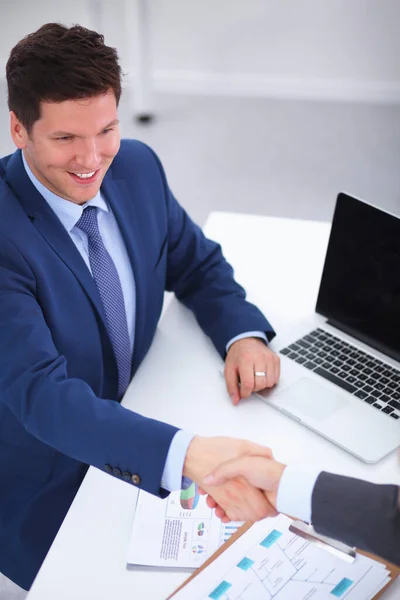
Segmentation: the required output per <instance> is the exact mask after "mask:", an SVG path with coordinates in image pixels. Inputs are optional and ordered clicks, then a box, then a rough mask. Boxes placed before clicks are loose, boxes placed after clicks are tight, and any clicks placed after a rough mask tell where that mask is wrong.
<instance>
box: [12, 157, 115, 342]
mask: <svg viewBox="0 0 400 600" xmlns="http://www.w3.org/2000/svg"><path fill="white" fill-rule="evenodd" d="M6 178H7V183H8V185H9V186H10V188H11V189H12V191H13V192H14V194H15V195H16V196H17V197H18V199H19V201H20V203H21V205H22V206H23V208H24V209H25V211H26V213H27V214H28V216H29V218H30V219H31V221H32V223H33V225H34V226H35V227H36V229H37V230H38V231H39V233H40V234H41V235H42V237H43V238H44V239H45V240H46V242H47V243H48V244H49V245H50V246H51V247H52V248H53V250H54V252H56V253H57V254H58V256H59V257H60V258H61V260H62V261H63V262H64V263H65V264H66V265H67V266H68V267H69V269H71V271H72V272H73V273H74V275H75V277H76V278H77V279H78V281H79V282H80V284H81V285H82V287H83V289H84V291H85V292H86V294H87V295H88V296H89V298H90V299H91V301H92V303H93V306H94V307H95V309H96V311H97V313H98V315H99V317H100V319H101V320H102V322H103V324H104V327H105V330H106V332H107V327H106V317H105V313H104V309H103V304H102V302H101V298H100V295H99V292H98V289H97V286H96V284H95V282H94V279H93V277H92V275H91V273H90V271H89V269H88V268H87V266H86V264H85V261H84V260H83V259H82V257H81V255H80V254H79V251H78V249H77V248H76V246H75V244H74V243H73V241H72V240H71V238H70V236H69V234H68V232H67V231H66V229H65V227H64V226H63V225H62V223H61V222H60V221H59V219H58V217H57V216H56V214H55V213H54V211H53V210H52V209H51V208H50V206H49V205H48V204H47V202H46V200H45V199H44V198H43V196H42V195H41V194H39V192H38V191H37V189H36V188H35V186H34V185H33V184H32V182H31V180H30V179H29V177H28V175H27V174H26V171H25V169H24V166H23V163H22V158H21V152H20V151H17V152H15V153H14V155H13V156H12V157H11V158H10V160H9V162H8V165H7V171H6Z"/></svg>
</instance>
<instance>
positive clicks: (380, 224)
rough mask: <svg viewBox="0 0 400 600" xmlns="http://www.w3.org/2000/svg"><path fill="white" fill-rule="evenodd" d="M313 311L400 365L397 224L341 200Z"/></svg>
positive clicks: (370, 208) (363, 206) (344, 198)
mask: <svg viewBox="0 0 400 600" xmlns="http://www.w3.org/2000/svg"><path fill="white" fill-rule="evenodd" d="M316 311H317V312H318V313H320V314H322V315H324V316H325V317H327V318H328V321H329V322H331V323H332V325H334V326H335V327H338V328H339V329H342V330H343V331H345V332H346V333H349V334H350V335H352V336H354V337H356V338H358V339H360V340H361V341H363V342H365V343H367V344H369V345H370V346H373V347H374V348H376V349H378V350H380V351H381V352H384V353H385V354H388V355H389V356H392V357H393V358H395V359H397V360H400V219H399V218H397V217H394V216H393V215H390V214H388V213H386V212H384V211H382V210H380V209H378V208H374V207H373V206H370V205H369V204H366V203H364V202H361V201H360V200H357V199H355V198H352V197H351V196H347V195H346V194H339V196H338V199H337V203H336V208H335V214H334V217H333V222H332V229H331V235H330V239H329V245H328V250H327V254H326V258H325V265H324V270H323V274H322V280H321V285H320V289H319V294H318V300H317V306H316Z"/></svg>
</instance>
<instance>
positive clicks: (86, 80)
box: [6, 23, 122, 133]
mask: <svg viewBox="0 0 400 600" xmlns="http://www.w3.org/2000/svg"><path fill="white" fill-rule="evenodd" d="M6 75H7V86H8V108H9V110H10V111H11V110H12V111H14V112H15V114H16V116H17V118H18V119H19V121H21V123H22V124H23V126H24V127H25V129H26V130H27V132H28V133H30V132H31V130H32V126H33V124H34V123H35V121H37V120H38V119H40V103H41V102H42V101H47V102H63V101H64V100H78V99H83V98H89V97H92V96H98V95H99V94H102V93H106V92H107V91H108V90H110V89H112V90H113V91H114V94H115V98H116V101H117V104H118V102H119V99H120V96H121V76H122V74H121V67H120V66H119V63H118V54H117V51H116V50H115V48H110V47H109V46H106V45H105V44H104V36H103V35H101V34H99V33H96V32H95V31H91V30H90V29H86V28H85V27H81V26H80V25H74V26H73V27H70V28H68V27H65V26H64V25H60V24H59V23H47V24H46V25H43V26H42V27H40V29H38V30H37V31H35V32H34V33H30V34H29V35H27V36H26V37H24V38H23V39H22V40H21V41H20V42H18V44H17V45H16V46H15V47H14V48H13V49H12V50H11V54H10V57H9V59H8V62H7V66H6Z"/></svg>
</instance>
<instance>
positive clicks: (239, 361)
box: [224, 338, 280, 404]
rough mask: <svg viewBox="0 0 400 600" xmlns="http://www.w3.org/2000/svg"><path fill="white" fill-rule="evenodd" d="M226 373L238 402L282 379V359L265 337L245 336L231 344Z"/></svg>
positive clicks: (230, 392)
mask: <svg viewBox="0 0 400 600" xmlns="http://www.w3.org/2000/svg"><path fill="white" fill-rule="evenodd" d="M264 373H265V375H264ZM224 374H225V381H226V387H227V390H228V394H229V395H230V397H231V399H232V402H233V404H238V403H239V401H240V398H248V397H249V396H250V394H251V393H252V392H258V391H259V390H262V389H264V388H267V387H268V388H270V387H272V386H274V385H275V384H276V383H278V379H279V375H280V359H279V356H277V355H276V354H275V353H274V352H272V350H270V349H269V348H268V346H266V344H265V343H264V342H263V340H261V339H259V338H244V339H242V340H238V341H237V342H234V343H233V344H232V346H231V347H230V348H229V350H228V354H227V356H226V359H225V371H224ZM239 382H240V386H239Z"/></svg>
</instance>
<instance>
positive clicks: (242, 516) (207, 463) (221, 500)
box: [183, 436, 276, 522]
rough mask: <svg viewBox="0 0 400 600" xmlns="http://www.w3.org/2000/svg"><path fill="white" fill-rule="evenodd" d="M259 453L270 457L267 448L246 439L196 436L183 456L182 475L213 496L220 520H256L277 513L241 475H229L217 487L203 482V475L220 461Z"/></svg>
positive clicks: (261, 494) (260, 455)
mask: <svg viewBox="0 0 400 600" xmlns="http://www.w3.org/2000/svg"><path fill="white" fill-rule="evenodd" d="M250 456H258V457H264V458H265V459H271V458H272V452H271V450H270V449H269V448H266V447H264V446H260V445H258V444H254V443H252V442H249V441H246V440H238V439H235V438H229V437H212V438H205V437H199V436H197V437H195V438H193V440H192V441H191V443H190V445H189V448H188V451H187V454H186V459H185V464H184V468H183V475H184V476H186V477H189V478H190V479H192V480H193V481H195V482H196V483H198V484H199V486H200V487H201V488H202V490H203V491H204V492H205V493H206V494H208V495H209V496H210V497H211V498H213V499H214V502H215V506H217V505H218V507H219V512H221V513H223V514H222V515H221V517H222V519H223V520H224V521H225V522H227V521H258V520H259V519H262V518H264V517H267V516H272V515H275V514H276V511H275V510H274V509H273V508H272V506H271V505H270V504H269V502H268V500H267V497H266V496H265V494H264V493H263V492H262V491H260V490H259V489H256V488H255V487H253V486H252V485H251V484H249V483H248V481H246V480H245V479H244V478H243V477H240V476H239V477H230V478H229V480H227V481H226V482H225V483H224V484H222V485H220V486H219V487H215V486H214V485H209V484H205V483H204V481H203V480H204V478H205V476H206V475H208V474H209V473H210V472H211V471H214V470H215V469H216V468H217V467H218V465H220V464H221V463H222V462H227V461H232V460H237V459H241V458H243V457H250Z"/></svg>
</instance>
